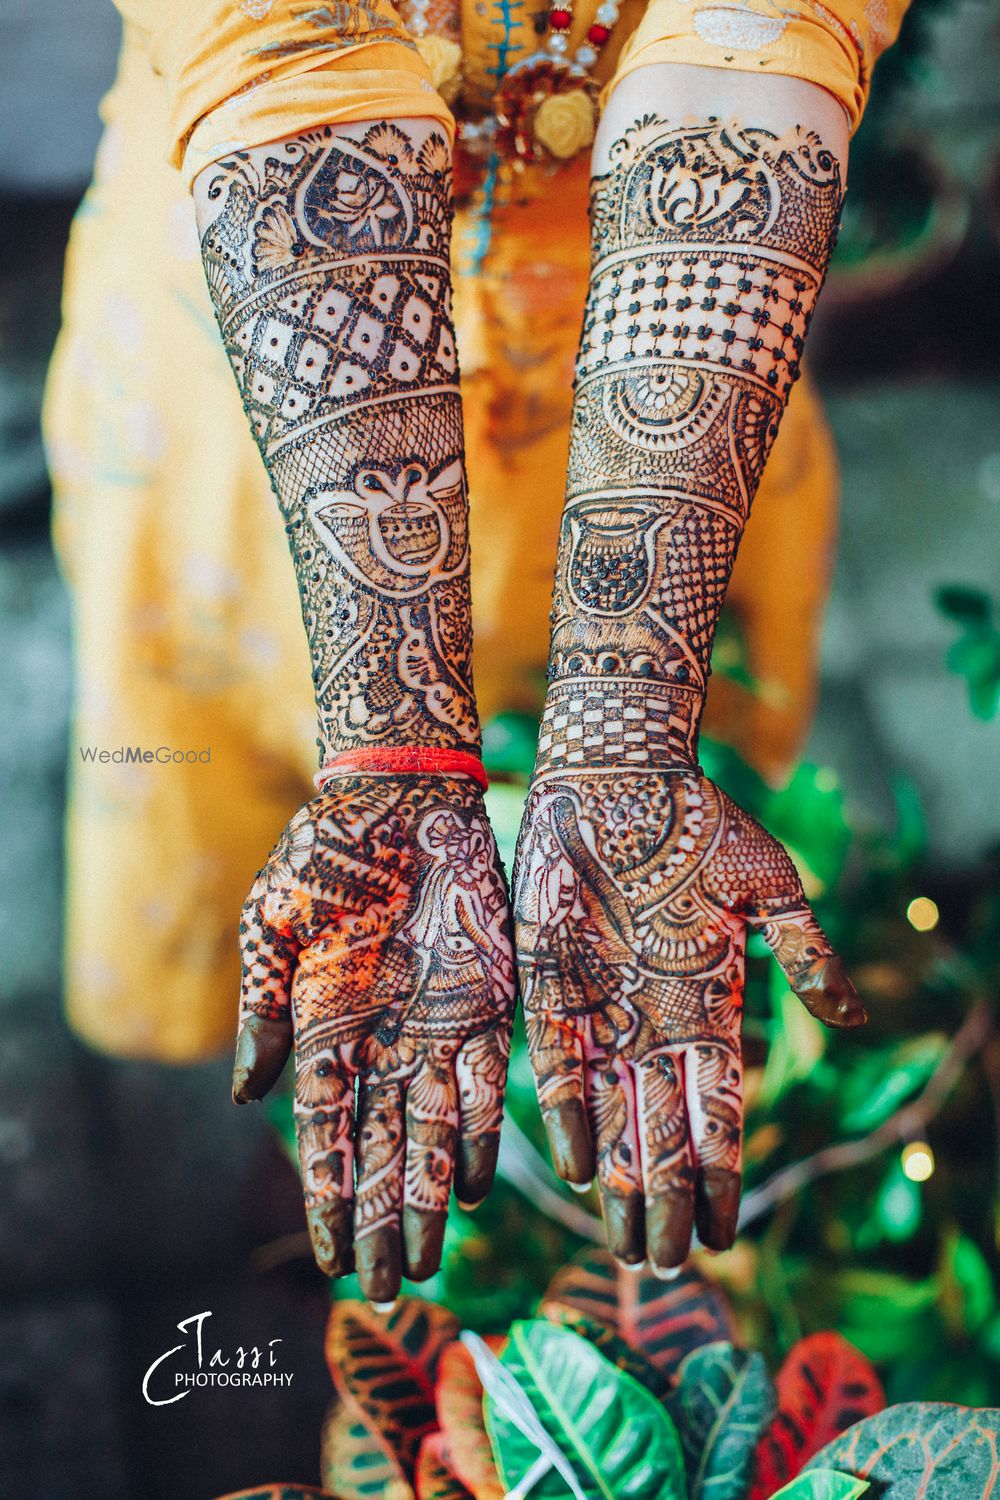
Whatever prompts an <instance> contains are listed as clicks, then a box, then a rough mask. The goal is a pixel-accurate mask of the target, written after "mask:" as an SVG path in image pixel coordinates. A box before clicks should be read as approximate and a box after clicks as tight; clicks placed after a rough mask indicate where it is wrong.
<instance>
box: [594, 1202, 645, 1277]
mask: <svg viewBox="0 0 1000 1500" xmlns="http://www.w3.org/2000/svg"><path fill="white" fill-rule="evenodd" d="M601 1207H602V1209H603V1210H604V1231H605V1233H606V1235H607V1237H608V1249H609V1250H610V1251H611V1254H612V1255H613V1256H614V1257H615V1258H616V1259H621V1260H626V1261H636V1260H641V1259H642V1258H643V1256H644V1255H645V1253H646V1238H645V1233H644V1225H643V1202H642V1194H641V1193H620V1194H619V1193H608V1192H602V1193H601Z"/></svg>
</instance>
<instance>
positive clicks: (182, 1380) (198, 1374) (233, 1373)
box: [142, 1312, 292, 1406]
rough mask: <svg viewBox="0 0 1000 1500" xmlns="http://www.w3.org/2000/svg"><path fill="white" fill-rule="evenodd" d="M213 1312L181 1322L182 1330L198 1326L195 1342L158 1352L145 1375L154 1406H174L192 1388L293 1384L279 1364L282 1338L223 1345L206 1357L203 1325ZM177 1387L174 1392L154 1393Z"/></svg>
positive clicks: (144, 1390) (145, 1390)
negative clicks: (278, 1346) (226, 1348)
mask: <svg viewBox="0 0 1000 1500" xmlns="http://www.w3.org/2000/svg"><path fill="white" fill-rule="evenodd" d="M211 1316H212V1314H211V1313H210V1312H201V1313H195V1314H194V1315H193V1316H192V1317H190V1318H184V1319H183V1320H182V1321H181V1322H180V1323H178V1324H177V1327H178V1330H179V1331H180V1332H181V1333H184V1334H187V1333H188V1331H189V1329H192V1328H193V1329H194V1342H193V1343H192V1342H191V1339H190V1336H189V1337H188V1339H186V1340H185V1342H184V1343H182V1344H175V1345H174V1346H173V1348H172V1349H168V1350H167V1351H166V1353H164V1354H160V1355H158V1357H157V1358H156V1359H154V1360H153V1363H152V1364H151V1365H150V1367H149V1369H148V1370H147V1371H146V1373H145V1375H144V1376H143V1377H142V1394H143V1396H144V1397H145V1399H146V1401H147V1402H148V1403H149V1405H150V1406H172V1405H173V1403H174V1402H175V1401H183V1399H184V1397H185V1396H190V1394H191V1392H192V1390H194V1389H195V1388H197V1387H199V1386H209V1385H242V1386H259V1387H263V1386H272V1387H274V1386H283V1385H291V1383H292V1377H291V1375H290V1374H288V1373H287V1371H281V1370H278V1369H277V1368H276V1365H277V1362H278V1358H277V1351H276V1350H275V1345H276V1344H280V1343H282V1342H283V1341H282V1340H281V1339H268V1341H267V1344H266V1346H262V1345H259V1344H251V1345H250V1346H249V1347H245V1346H244V1345H242V1344H239V1345H237V1347H236V1348H235V1349H231V1350H230V1351H229V1353H228V1354H224V1353H223V1351H222V1350H221V1349H216V1351H215V1353H214V1354H212V1355H211V1356H208V1357H206V1350H205V1345H204V1339H203V1337H202V1329H203V1325H204V1322H205V1319H206V1318H210V1317H211ZM154 1385H155V1388H156V1391H157V1392H161V1393H162V1392H163V1391H168V1390H171V1389H172V1390H173V1391H174V1393H175V1394H174V1395H172V1396H166V1395H154V1394H153V1387H154Z"/></svg>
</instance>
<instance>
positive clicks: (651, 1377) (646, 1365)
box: [545, 1302, 671, 1397]
mask: <svg viewBox="0 0 1000 1500" xmlns="http://www.w3.org/2000/svg"><path fill="white" fill-rule="evenodd" d="M545 1316H546V1317H547V1318H548V1320H549V1322H550V1323H558V1324H559V1326H560V1327H561V1328H569V1329H571V1330H572V1332H573V1333H577V1334H579V1336H580V1338H582V1339H586V1340H587V1343H588V1344H593V1345H594V1348H595V1349H600V1351H601V1353H602V1354H603V1355H604V1358H605V1359H606V1360H608V1361H610V1363H611V1364H613V1365H614V1366H615V1367H616V1369H619V1370H624V1371H625V1372H626V1374H628V1375H631V1376H632V1378H633V1379H634V1380H638V1382H639V1384H640V1385H644V1386H645V1387H646V1389H647V1391H652V1393H653V1395H654V1396H660V1397H663V1396H665V1395H666V1394H667V1392H668V1391H669V1390H670V1388H671V1382H670V1378H669V1376H668V1375H667V1374H666V1372H665V1371H663V1370H661V1369H658V1368H657V1366H656V1365H654V1364H653V1362H652V1360H650V1359H647V1358H646V1356H645V1354H643V1353H642V1351H641V1350H640V1349H634V1348H633V1347H632V1345H631V1344H626V1342H625V1340H624V1339H623V1338H622V1337H621V1336H620V1334H617V1333H615V1331H614V1329H613V1328H609V1327H608V1325H607V1323H598V1322H597V1321H596V1319H594V1318H588V1317H587V1315H586V1313H582V1312H581V1311H580V1309H579V1308H578V1307H570V1306H568V1304H567V1303H565V1302H546V1304H545Z"/></svg>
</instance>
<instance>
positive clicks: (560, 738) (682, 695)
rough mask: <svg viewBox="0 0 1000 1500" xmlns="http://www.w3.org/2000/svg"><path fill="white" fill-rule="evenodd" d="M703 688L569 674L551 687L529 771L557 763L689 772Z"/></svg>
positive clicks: (543, 770)
mask: <svg viewBox="0 0 1000 1500" xmlns="http://www.w3.org/2000/svg"><path fill="white" fill-rule="evenodd" d="M703 704H704V694H703V692H702V690H701V688H700V687H690V686H687V685H685V684H682V683H676V682H663V681H650V680H647V679H644V678H626V677H603V678H602V677H575V678H567V679H564V680H561V681H558V682H553V683H551V684H550V686H549V690H548V693H547V695H546V699H545V707H544V710H543V712H542V720H541V724H540V726H539V734H538V755H537V758H536V761H535V775H536V776H539V775H542V774H543V773H549V772H552V771H559V770H605V771H606V770H619V769H628V770H663V771H671V770H677V771H690V770H695V769H696V768H697V765H698V726H699V724H700V721H701V711H702V706H703Z"/></svg>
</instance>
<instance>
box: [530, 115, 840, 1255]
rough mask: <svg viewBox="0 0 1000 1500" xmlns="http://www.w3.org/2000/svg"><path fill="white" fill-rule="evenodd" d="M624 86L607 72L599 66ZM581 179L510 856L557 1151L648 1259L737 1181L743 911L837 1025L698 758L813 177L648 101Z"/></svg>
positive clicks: (754, 137)
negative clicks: (545, 654)
mask: <svg viewBox="0 0 1000 1500" xmlns="http://www.w3.org/2000/svg"><path fill="white" fill-rule="evenodd" d="M623 87H625V85H623ZM610 158H611V170H610V171H609V172H608V173H607V174H606V175H605V176H602V177H596V178H595V179H594V182H593V187H592V215H591V219H592V228H593V266H592V271H591V284H590V295H589V299H588V304H587V310H586V313H585V316H584V325H583V334H582V337H581V343H580V352H579V357H578V361H577V380H576V393H575V403H574V415H573V430H572V443H571V450H570V463H569V478H568V486H567V499H566V508H565V512H564V518H563V526H562V533H561V538H560V548H559V559H558V563H557V570H556V586H555V595H554V601H553V610H552V645H551V652H550V658H549V690H548V695H547V699H546V705H545V712H544V715H543V720H542V728H541V735H540V739H539V754H538V760H537V763H536V767H535V776H534V781H533V786H532V790H531V793H530V795H529V799H528V803H527V806H526V809H525V814H524V821H523V824H522V829H521V838H520V843H519V848H518V854H517V861H516V868H515V891H514V909H515V920H516V927H517V946H518V966H519V970H520V974H521V983H522V996H523V1003H524V1009H525V1018H526V1024H527V1034H528V1044H529V1048H530V1051H531V1056H532V1062H533V1065H534V1069H535V1073H536V1079H537V1085H538V1094H539V1099H540V1102H541V1107H542V1111H543V1115H544V1117H545V1122H546V1125H547V1128H548V1133H549V1139H550V1143H551V1146H552V1152H553V1157H554V1160H555V1164H556V1170H557V1171H558V1173H559V1175H560V1176H561V1177H563V1178H565V1179H566V1180H567V1181H569V1182H571V1183H574V1184H585V1183H587V1182H589V1181H590V1180H591V1178H592V1177H593V1176H594V1174H595V1171H596V1175H597V1180H598V1183H599V1186H600V1190H601V1197H602V1204H603V1208H604V1215H605V1224H606V1229H607V1234H608V1243H609V1246H610V1248H611V1250H612V1251H613V1252H614V1254H615V1255H616V1256H618V1257H619V1258H620V1259H621V1260H623V1261H625V1262H627V1263H632V1264H634V1263H637V1262H639V1261H641V1260H642V1259H643V1258H644V1257H645V1256H646V1255H647V1254H648V1256H649V1258H650V1259H651V1261H652V1263H653V1266H654V1269H658V1270H663V1271H665V1270H668V1269H669V1268H671V1267H674V1266H677V1265H679V1264H680V1263H681V1262H682V1261H683V1260H684V1259H685V1257H686V1255H687V1253H688V1249H689V1245H690V1241H691V1235H692V1229H693V1228H694V1227H695V1226H697V1230H698V1233H699V1236H700V1238H701V1241H702V1243H703V1244H705V1245H707V1246H709V1247H711V1248H714V1249H723V1248H726V1247H727V1246H729V1245H730V1244H731V1243H732V1241H733V1238H734V1235H735V1232H736V1223H737V1214H738V1209H739V1197H740V1181H741V1179H740V1156H741V1133H742V1109H743V1105H742V1092H743V1068H742V1057H741V1046H740V1025H741V1015H742V999H743V977H744V950H745V938H746V930H747V927H748V925H750V926H753V927H756V928H757V929H758V930H759V931H761V932H762V933H763V935H764V937H765V938H766V939H767V941H768V942H769V944H770V945H771V947H772V949H773V951H774V953H775V955H776V957H777V959H778V961H779V962H780V963H781V965H782V967H783V968H784V970H785V973H786V975H787V977H788V980H789V983H790V985H791V986H792V988H793V989H794V990H795V992H796V994H798V995H799V997H800V998H801V999H802V1000H803V1001H804V1002H805V1004H806V1005H807V1006H808V1007H809V1009H810V1010H811V1011H812V1012H813V1014H815V1015H817V1016H819V1017H820V1019H821V1020H823V1021H825V1022H826V1023H827V1024H828V1025H831V1026H854V1025H857V1024H859V1023H860V1022H862V1021H863V1020H864V1019H865V1015H864V1010H863V1007H862V1006H861V1003H860V1000H859V999H858V997H857V994H856V992H855V990H854V988H853V986H852V985H851V983H850V980H849V979H848V978H847V976H846V974H845V973H844V970H843V966H842V965H841V963H840V960H839V959H838V958H837V957H836V956H835V955H834V953H833V950H832V949H831V947H830V944H829V942H828V941H827V939H826V937H825V935H824V934H823V932H822V930H821V928H820V927H819V924H818V923H817V922H816V919H815V917H814V916H813V914H812V912H811V911H810V909H809V906H808V904H807V902H806V900H805V896H804V894H803V891H802V885H801V882H800V880H799V877H798V875H797V873H796V871H795V868H794V866H793V864H792V862H791V860H790V859H789V857H788V855H787V854H786V853H785V851H784V850H783V849H782V848H781V846H780V845H779V844H777V843H776V842H775V840H774V839H773V838H771V836H770V835H769V834H768V833H766V832H765V830H764V829H763V828H761V827H760V826H759V825H758V824H757V823H755V822H754V821H753V819H751V818H750V817H748V816H747V815H746V814H745V813H744V812H742V811H741V809H739V808H738V807H737V806H736V805H735V804H734V803H733V802H732V801H730V799H729V798H728V797H726V796H725V794H724V793H722V792H721V791H720V790H719V789H718V788H716V787H715V786H713V784H712V783H711V782H710V781H708V779H707V778H706V777H705V776H704V775H703V774H702V773H701V770H700V768H699V766H698V759H697V739H698V725H699V720H700V717H701V708H702V704H703V702H704V695H705V688H706V685H707V680H708V675H709V664H710V654H711V644H712V637H713V634H714V630H715V624H716V620H717V618H718V614H719V610H720V609H721V606H722V601H723V598H724V596H725V591H726V586H727V584H728V581H729V575H730V572H731V569H732V565H733V560H734V558H735V554H736V548H737V545H738V543H739V539H740V536H741V534H742V531H743V527H744V525H745V523H746V519H747V515H748V512H749V508H750V502H751V500H752V499H753V495H754V492H755V491H756V488H757V485H758V482H759V480H760V476H761V473H762V471H763V467H764V463H765V461H766V458H767V454H768V451H769V449H770V446H771V444H772V442H773V441H774V437H775V435H776V433H777V430H778V422H779V420H780V417H781V413H782V410H783V409H784V404H785V402H786V400H787V397H788V393H789V391H790V389H791V386H792V383H793V381H794V380H795V378H796V377H797V374H798V367H799V358H800V355H801V352H802V347H803V342H804V339H805V335H806V331H807V328H808V323H809V318H810V315H811V312H812V308H813V306H814V304H815V300H816V297H817V295H818V293H819V290H820V287H821V285H822V280H823V275H824V272H825V268H826V264H827V261H828V259H829V255H830V251H831V249H832V245H833V241H834V237H835V232H836V226H837V220H838V216H839V211H840V204H841V199H842V188H841V181H840V166H839V162H838V159H837V157H836V156H835V155H834V154H833V153H832V152H830V151H829V150H827V149H826V148H825V147H824V146H823V144H822V142H821V141H820V140H818V139H817V137H816V136H815V135H814V134H811V133H809V132H807V131H803V130H799V131H796V132H793V133H792V134H791V135H789V136H788V137H787V138H785V139H783V140H777V139H775V137H774V136H773V135H772V134H770V133H769V132H768V131H766V130H759V129H751V128H749V127H744V126H737V125H733V126H728V127H727V126H723V125H721V124H720V123H719V122H718V121H716V120H709V121H706V122H705V123H704V124H702V125H696V126H688V127H684V128H678V127H676V126H668V125H667V124H666V123H664V122H663V121H661V120H659V119H657V118H656V117H655V116H649V115H647V116H646V117H645V118H643V119H642V120H640V121H638V122H637V123H636V124H635V126H634V127H633V128H632V129H630V130H627V131H626V132H625V133H624V135H623V136H622V137H621V138H620V139H619V140H618V141H617V142H616V143H615V145H614V146H613V147H612V148H611V152H610Z"/></svg>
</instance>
